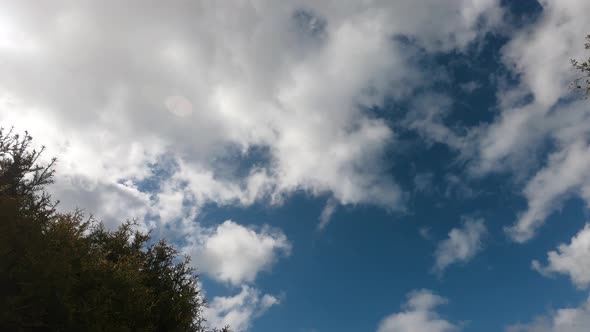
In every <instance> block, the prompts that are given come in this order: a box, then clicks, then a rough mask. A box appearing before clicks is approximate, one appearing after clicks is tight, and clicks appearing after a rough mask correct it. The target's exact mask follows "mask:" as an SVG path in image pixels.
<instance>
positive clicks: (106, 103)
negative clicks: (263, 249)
mask: <svg viewBox="0 0 590 332" xmlns="http://www.w3.org/2000/svg"><path fill="white" fill-rule="evenodd" d="M236 6H237V7H236ZM0 9H1V10H0V11H1V12H2V13H3V17H4V16H5V17H10V20H8V19H6V20H4V19H0V21H2V22H8V23H6V24H4V25H7V27H4V28H2V26H0V30H1V34H0V35H2V36H4V35H8V37H10V38H7V40H13V39H14V38H17V37H18V39H20V40H27V41H28V42H27V43H28V44H31V45H34V47H26V48H24V49H20V48H14V47H0V61H1V62H2V63H3V64H4V65H3V66H2V69H1V74H2V75H0V77H2V78H0V95H1V96H2V98H3V99H5V100H6V99H7V98H9V99H11V100H12V101H13V102H11V103H12V105H11V106H10V107H2V108H1V109H0V121H2V123H3V124H5V125H11V124H15V125H16V126H17V129H18V130H25V129H28V130H30V131H31V133H32V134H33V135H34V136H35V137H36V138H37V140H38V142H40V143H43V144H46V145H47V146H48V148H49V154H57V155H58V156H59V157H60V160H61V162H60V168H63V172H62V175H63V177H62V175H59V176H58V177H57V181H58V182H63V183H65V184H67V185H68V186H70V188H68V189H67V190H70V191H72V192H75V191H77V190H80V191H84V187H82V186H80V185H78V184H77V183H74V182H72V181H67V179H66V180H64V179H63V178H64V177H66V178H67V177H68V176H72V177H76V178H82V180H81V181H82V182H86V181H93V182H99V183H101V185H100V186H96V189H97V191H93V192H92V193H90V192H89V193H88V195H81V196H76V195H70V196H68V197H67V198H66V199H64V200H63V201H64V203H66V204H67V205H80V206H85V205H86V203H87V200H94V201H99V199H98V198H96V197H90V196H89V195H90V194H95V195H97V196H104V194H103V193H101V192H99V191H98V190H101V188H110V187H111V186H112V185H114V184H116V183H121V182H125V181H126V180H129V179H133V180H138V181H140V180H142V179H144V178H145V177H147V176H150V169H149V168H148V167H147V165H148V164H150V163H153V162H154V161H156V160H157V158H158V157H159V156H161V155H162V154H163V153H167V155H169V156H170V157H171V158H173V159H174V160H175V161H177V163H178V164H179V165H181V166H180V167H179V169H178V172H179V174H176V175H174V176H173V180H172V181H176V180H178V181H182V180H187V181H188V182H189V183H188V186H187V187H186V188H185V189H186V190H187V191H186V192H184V193H183V198H185V199H188V200H193V203H194V207H195V211H194V212H195V213H198V209H199V207H201V206H202V205H203V204H206V203H207V202H211V201H213V202H215V203H218V204H222V205H223V204H235V203H238V204H244V205H248V204H252V203H253V202H255V201H260V200H261V199H263V198H267V199H269V201H271V202H274V203H280V202H281V201H282V199H283V198H284V197H286V196H287V195H289V194H290V193H292V192H294V191H297V190H304V191H306V192H308V193H310V194H312V195H320V194H322V195H323V194H328V195H331V196H332V197H333V199H334V200H335V201H337V202H338V203H339V204H359V203H362V204H375V205H379V206H382V207H385V208H387V209H395V208H400V207H401V204H402V200H401V197H402V193H401V190H400V189H399V187H398V186H397V184H396V183H395V182H394V180H393V179H391V177H390V176H388V175H387V167H386V165H384V163H383V161H382V159H383V152H384V150H385V148H386V147H387V146H388V145H389V144H392V143H394V133H393V132H392V130H391V129H390V128H389V127H388V126H387V124H386V123H385V122H384V121H382V120H380V119H376V118H374V117H372V116H369V115H368V114H366V113H365V112H364V111H362V107H363V106H374V105H379V104H381V103H382V101H383V99H384V97H385V96H388V95H392V96H394V97H403V96H407V94H408V93H410V92H411V91H412V88H413V87H415V86H417V85H419V84H421V78H422V73H420V70H419V68H417V67H414V66H412V65H410V64H409V61H408V59H410V58H411V57H412V54H411V51H410V50H409V49H408V48H405V47H401V46H400V45H399V44H396V43H395V42H393V37H394V36H400V35H404V36H407V37H409V38H411V39H412V40H413V41H415V42H416V43H417V44H418V45H419V46H421V47H423V48H424V49H426V50H428V51H448V50H454V49H459V50H460V49H461V48H463V47H465V46H466V45H467V44H468V43H469V42H470V41H472V40H474V39H476V38H478V37H479V36H481V33H483V32H484V31H485V27H489V26H492V25H493V24H495V22H497V20H498V18H499V15H498V13H499V10H498V4H497V1H495V0H446V1H433V0H424V1H408V2H403V3H402V2H393V3H387V2H381V1H368V2H363V3H362V4H359V3H358V2H356V1H339V2H337V3H335V2H331V1H321V2H316V1H313V2H312V1H304V2H288V1H286V2H281V3H277V2H274V1H264V0H259V1H242V2H240V3H239V4H231V5H230V4H226V3H222V2H210V1H197V2H190V3H182V4H181V3H166V4H164V3H161V2H159V1H147V2H135V1H127V2H113V3H109V4H105V3H91V2H68V1H55V2H52V3H51V4H45V5H39V4H38V3H37V2H35V1H5V2H3V4H2V5H1V8H0ZM129 13H133V15H129ZM432 13H437V15H434V16H433V15H432ZM433 17H434V19H433ZM482 22H484V25H483V27H482V25H481V23H482ZM2 45H4V44H2ZM251 148H262V149H263V150H264V151H267V152H268V162H262V163H260V164H257V165H256V167H254V168H253V169H252V170H251V171H250V172H245V175H244V173H240V172H229V173H224V172H221V171H220V169H223V168H225V169H231V168H232V166H233V164H232V162H230V161H227V160H232V161H235V160H236V159H239V158H241V157H244V156H246V153H247V152H248V151H250V149H251ZM224 160H226V161H225V162H224ZM177 186H178V185H177V183H176V182H174V183H172V184H170V185H168V187H172V188H176V187H177ZM128 187H129V188H130V189H132V190H137V189H138V188H133V187H131V186H128ZM163 187H166V185H163ZM56 191H57V190H56ZM57 193H58V194H59V191H57ZM164 195H167V197H161V198H159V197H153V198H151V199H150V203H149V204H150V207H149V208H147V209H146V210H147V211H150V213H156V214H157V213H158V209H157V208H155V207H156V206H161V205H162V204H164V202H169V201H166V200H167V199H172V198H173V197H170V196H169V195H168V193H164ZM174 198H175V199H176V200H175V201H174V202H176V203H177V202H178V200H179V199H180V196H177V197H174ZM66 201H71V202H66ZM158 202H159V203H158ZM176 203H174V204H173V206H177V205H178V204H176ZM158 204H160V205H158ZM99 210H100V209H98V208H97V211H94V212H96V213H97V214H100V213H101V212H100V211H99ZM173 213H174V210H173V209H172V208H170V209H168V210H166V211H165V213H164V215H163V216H162V218H163V219H164V220H169V219H170V218H171V217H172V216H173ZM109 217H110V216H109ZM138 217H141V216H138Z"/></svg>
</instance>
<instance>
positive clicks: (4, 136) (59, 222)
mask: <svg viewBox="0 0 590 332" xmlns="http://www.w3.org/2000/svg"><path fill="white" fill-rule="evenodd" d="M42 152H43V149H40V150H35V149H32V148H31V137H30V136H29V135H28V134H25V135H23V136H19V135H16V134H14V133H13V132H12V131H8V132H7V131H4V130H1V129H0V330H1V331H196V332H204V331H206V329H205V327H204V320H203V318H202V310H203V308H204V305H205V303H204V300H203V296H202V294H201V293H200V289H199V287H198V284H197V281H198V280H197V275H196V274H195V273H194V271H193V269H192V268H191V267H190V266H189V260H188V258H185V259H180V258H179V257H178V252H177V251H176V250H175V249H174V248H173V247H172V246H171V245H169V244H167V243H166V242H164V241H160V242H155V243H153V241H151V238H150V235H149V234H145V233H142V232H140V231H138V230H137V227H136V224H135V223H134V222H125V223H123V224H122V225H121V226H120V227H119V228H118V229H117V230H114V231H109V230H107V229H105V227H104V226H103V224H102V223H100V222H98V221H96V220H94V219H93V218H85V217H84V216H83V215H82V213H80V212H79V211H73V212H70V213H58V212H56V210H55V206H56V203H55V202H53V201H52V199H51V197H50V196H49V195H48V194H47V193H46V192H45V191H44V188H45V187H46V186H47V185H48V184H50V183H51V182H52V178H53V174H54V164H55V160H52V161H51V162H49V163H48V164H47V165H44V166H42V165H39V164H38V160H39V156H40V155H41V153H42ZM214 331H219V332H221V331H228V329H227V327H226V328H224V329H222V330H214Z"/></svg>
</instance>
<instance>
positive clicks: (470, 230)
mask: <svg viewBox="0 0 590 332" xmlns="http://www.w3.org/2000/svg"><path fill="white" fill-rule="evenodd" d="M486 232H487V230H486V226H485V223H484V221H483V220H481V219H477V220H470V219H468V220H466V221H465V222H464V223H463V225H462V227H460V228H453V229H452V230H451V231H450V232H449V237H448V238H447V239H445V240H443V241H441V242H440V243H439V244H438V247H437V248H436V252H435V254H434V255H435V264H434V268H433V271H434V272H436V273H439V274H440V273H442V272H444V270H445V269H446V268H447V267H448V266H449V265H451V264H455V263H464V262H468V261H470V260H471V259H473V257H475V255H476V254H477V253H478V252H479V251H480V250H481V249H482V237H483V235H484V234H486Z"/></svg>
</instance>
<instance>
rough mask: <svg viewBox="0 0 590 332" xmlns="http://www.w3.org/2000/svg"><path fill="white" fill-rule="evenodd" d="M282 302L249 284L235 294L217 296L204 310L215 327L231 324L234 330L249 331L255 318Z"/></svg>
mask: <svg viewBox="0 0 590 332" xmlns="http://www.w3.org/2000/svg"><path fill="white" fill-rule="evenodd" d="M279 303H280V300H279V298H278V297H276V296H273V295H269V294H264V295H262V294H261V293H260V291H258V290H257V289H255V288H252V287H249V286H242V288H241V290H240V292H239V293H238V294H236V295H234V296H227V297H226V296H217V297H214V298H213V299H212V300H211V301H209V303H208V306H207V308H205V309H204V311H203V317H204V318H205V319H206V320H207V324H208V325H210V326H213V327H219V326H225V325H230V327H231V329H232V331H236V332H243V331H247V330H248V329H249V328H250V326H251V324H252V322H253V320H254V319H256V318H257V317H258V316H260V315H261V314H263V313H264V312H265V311H266V310H268V309H269V308H270V307H272V306H274V305H277V304H279Z"/></svg>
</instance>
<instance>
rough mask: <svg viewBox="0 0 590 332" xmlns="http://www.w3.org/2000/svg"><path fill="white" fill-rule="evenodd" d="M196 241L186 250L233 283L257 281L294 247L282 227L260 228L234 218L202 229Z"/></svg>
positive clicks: (204, 266) (216, 276)
mask: <svg viewBox="0 0 590 332" xmlns="http://www.w3.org/2000/svg"><path fill="white" fill-rule="evenodd" d="M194 241H195V242H194V243H188V245H187V247H186V248H185V251H187V252H188V253H189V254H190V255H191V257H192V258H193V260H194V262H195V263H196V265H197V266H198V268H199V270H200V271H202V272H205V273H207V274H208V275H210V276H211V277H212V278H214V279H216V280H218V281H221V282H227V283H230V284H232V285H240V284H242V283H245V282H248V283H249V282H253V281H254V280H255V279H256V276H257V275H258V273H259V272H261V271H264V270H268V269H270V268H271V266H272V265H273V264H274V263H275V262H276V261H277V259H278V258H279V257H280V256H282V255H288V254H289V253H290V250H291V244H290V243H289V241H288V240H287V237H286V236H285V234H283V233H282V232H281V231H279V230H276V229H271V228H270V227H268V226H265V227H263V228H262V229H261V230H260V232H257V231H255V230H254V229H251V228H248V227H245V226H242V225H240V224H237V223H235V222H233V221H231V220H227V221H225V222H224V223H222V224H220V225H218V226H217V227H215V228H213V229H205V230H202V233H201V234H200V235H198V236H196V237H194Z"/></svg>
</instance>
